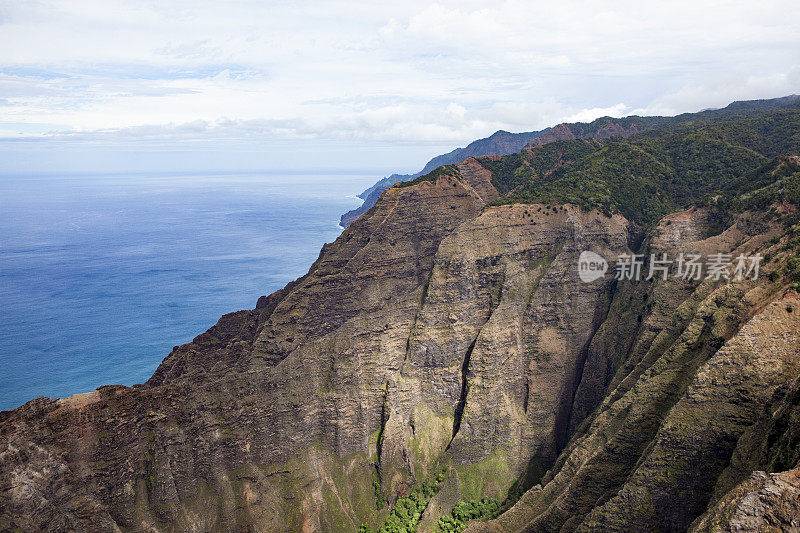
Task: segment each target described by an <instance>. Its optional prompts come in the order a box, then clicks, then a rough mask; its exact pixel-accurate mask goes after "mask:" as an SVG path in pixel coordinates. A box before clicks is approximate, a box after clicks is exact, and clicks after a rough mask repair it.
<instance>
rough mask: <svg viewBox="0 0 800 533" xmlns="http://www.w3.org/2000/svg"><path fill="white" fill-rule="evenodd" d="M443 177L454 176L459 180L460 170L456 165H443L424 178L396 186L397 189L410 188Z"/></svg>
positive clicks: (402, 182) (403, 182)
mask: <svg viewBox="0 0 800 533" xmlns="http://www.w3.org/2000/svg"><path fill="white" fill-rule="evenodd" d="M441 176H452V177H454V178H457V177H458V169H456V166H455V165H442V166H441V167H436V168H435V169H433V170H431V171H430V172H428V173H427V174H425V175H424V176H420V177H418V178H417V179H415V180H411V181H401V182H400V183H397V184H395V187H410V186H411V185H416V184H418V183H422V182H423V181H436V180H437V179H439V178H440V177H441Z"/></svg>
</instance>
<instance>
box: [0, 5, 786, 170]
mask: <svg viewBox="0 0 800 533" xmlns="http://www.w3.org/2000/svg"><path fill="white" fill-rule="evenodd" d="M798 20H800V3H798V2H797V1H796V0H791V1H773V2H767V3H763V2H752V1H747V2H722V1H704V0H693V1H688V2H683V1H672V0H671V1H669V2H653V3H648V2H641V1H636V2H599V1H585V2H580V1H579V2H557V1H552V0H549V1H546V2H533V1H529V2H519V1H508V2H502V1H494V2H471V1H469V0H461V1H459V2H439V3H428V2H416V1H414V0H406V1H403V2H391V3H386V4H385V5H381V4H380V3H376V2H364V3H358V2H354V1H344V2H338V1H325V0H315V1H313V2H302V1H290V2H269V1H258V2H256V1H253V2H251V1H245V0H240V1H229V2H223V1H219V0H217V1H213V2H211V1H209V2H206V1H205V0H191V1H188V0H187V1H183V0H137V1H130V2H124V1H119V0H70V1H50V0H0V160H3V161H4V162H5V163H4V165H5V170H6V171H15V172H17V171H20V172H22V171H39V170H53V171H59V170H71V169H75V170H113V169H118V170H124V169H143V170H148V169H150V170H152V169H165V170H170V169H176V170H177V169H186V170H192V169H196V168H209V169H275V170H298V171H300V170H351V169H352V170H367V171H375V172H378V173H388V172H392V171H416V170H418V169H419V168H421V166H422V165H423V164H424V163H425V161H426V160H427V159H428V158H430V157H431V156H433V155H436V154H438V153H442V152H444V151H448V150H450V149H452V148H454V147H456V146H463V145H465V144H466V143H468V142H469V141H471V140H473V139H476V138H479V137H485V136H487V135H489V134H491V133H492V132H494V131H496V130H498V129H505V130H509V131H530V130H536V129H541V128H544V127H546V126H549V125H553V124H556V123H558V122H564V121H576V120H584V121H587V120H591V119H593V118H596V117H599V116H602V115H612V116H622V115H628V114H634V113H636V114H674V113H679V112H684V111H696V110H700V109H703V108H708V107H720V106H724V105H726V104H727V103H729V102H730V101H732V100H737V99H751V98H768V97H776V96H783V95H786V94H791V93H800V30H798V22H797V21H798ZM2 170H3V169H0V171H2Z"/></svg>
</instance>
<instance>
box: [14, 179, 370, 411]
mask: <svg viewBox="0 0 800 533" xmlns="http://www.w3.org/2000/svg"><path fill="white" fill-rule="evenodd" d="M374 181H375V176H374V174H372V175H299V174H298V175H286V174H283V175H281V174H269V173H261V174H257V173H249V174H233V173H230V174H224V173H220V174H197V175H188V174H180V175H175V174H171V175H170V174H155V173H154V174H139V175H66V176H65V175H62V176H0V410H3V409H10V408H13V407H17V406H18V405H21V404H23V403H25V402H27V401H29V400H31V399H33V398H35V397H37V396H49V397H53V398H56V397H65V396H68V395H71V394H75V393H78V392H86V391H90V390H94V389H95V388H97V387H99V386H100V385H105V384H124V385H132V384H134V383H142V382H144V381H146V380H147V379H148V378H149V377H150V375H151V374H152V373H153V371H154V370H155V369H156V367H157V366H158V364H159V363H160V362H161V360H162V359H163V358H164V357H165V356H166V355H167V354H168V353H169V351H170V350H171V349H172V347H173V346H175V345H179V344H183V343H185V342H189V341H191V340H192V338H194V337H195V336H196V335H198V334H200V333H202V332H203V331H205V330H206V329H208V328H209V327H210V326H212V325H213V324H214V323H215V322H216V321H217V319H218V318H219V317H220V316H221V315H223V314H224V313H228V312H231V311H235V310H239V309H252V308H253V307H255V304H256V300H257V299H258V297H259V296H260V295H262V294H269V293H271V292H273V291H275V290H277V289H279V288H281V287H283V286H284V285H285V284H286V283H287V282H289V281H291V280H292V279H295V278H297V277H298V276H301V275H303V274H304V273H306V272H307V271H308V268H309V266H311V263H312V262H313V261H314V260H315V259H316V258H317V256H318V255H319V250H320V247H321V246H322V244H323V243H325V242H331V241H333V240H334V239H336V237H337V236H338V235H339V234H340V233H341V228H339V227H338V224H337V222H338V220H339V216H340V215H341V214H342V213H344V212H345V211H348V210H350V209H353V208H355V207H357V206H358V205H359V204H360V200H357V199H356V198H354V197H353V196H352V195H354V194H355V193H358V192H360V191H362V190H364V189H365V188H366V187H368V186H369V185H371V184H372V183H373V182H374Z"/></svg>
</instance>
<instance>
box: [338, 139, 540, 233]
mask: <svg viewBox="0 0 800 533" xmlns="http://www.w3.org/2000/svg"><path fill="white" fill-rule="evenodd" d="M539 134H540V132H538V131H529V132H522V133H509V132H507V131H503V130H499V131H496V132H494V133H493V134H492V135H490V136H489V137H486V138H484V139H478V140H476V141H472V142H471V143H469V144H468V145H467V146H465V147H464V148H456V149H455V150H452V151H450V152H447V153H446V154H442V155H437V156H436V157H434V158H433V159H431V160H430V161H428V162H427V163H426V164H425V166H424V167H423V168H422V170H420V171H419V172H417V173H416V174H392V175H391V176H387V177H385V178H383V179H381V180H379V181H378V182H377V183H375V184H374V185H373V186H372V187H370V188H368V189H366V190H365V191H363V192H362V193H361V194H359V195H358V197H359V198H361V199H362V200H364V203H363V204H361V205H360V206H358V207H357V208H356V209H352V210H350V211H348V212H347V213H345V214H343V215H342V217H341V220H340V224H341V226H342V227H343V228H346V227H347V226H349V225H350V224H352V223H353V221H354V220H356V219H357V218H358V217H360V216H361V215H363V214H364V213H366V212H367V210H368V209H369V208H370V207H372V206H373V205H375V203H376V202H377V201H378V198H380V196H381V194H383V191H385V190H386V189H388V188H390V187H391V186H392V185H394V184H395V183H400V182H403V181H410V180H413V179H415V178H418V177H420V176H423V175H425V174H427V173H429V172H431V171H432V170H434V169H435V168H437V167H440V166H442V165H454V164H456V163H460V162H462V161H464V160H465V159H469V158H470V157H477V156H481V155H506V154H513V153H516V152H519V151H520V150H521V149H522V147H523V146H525V145H526V144H527V143H528V142H529V141H531V140H532V139H535V138H536V137H537V136H538V135H539Z"/></svg>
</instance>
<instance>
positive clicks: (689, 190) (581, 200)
mask: <svg viewBox="0 0 800 533" xmlns="http://www.w3.org/2000/svg"><path fill="white" fill-rule="evenodd" d="M799 152H800V111H797V110H784V111H776V112H771V113H765V114H763V115H756V116H752V117H749V118H743V119H738V120H732V121H721V122H710V123H708V122H702V123H700V124H695V123H693V122H686V121H684V122H679V123H676V124H672V125H669V126H667V127H661V128H659V129H654V130H650V131H648V132H646V133H644V134H640V135H636V136H633V137H630V138H628V139H617V140H610V141H597V140H591V141H586V140H574V141H559V142H554V143H549V144H546V145H543V146H539V147H536V148H533V149H529V150H523V151H522V152H521V153H519V154H514V155H511V156H504V157H501V158H486V157H485V158H480V159H479V161H480V162H481V164H482V165H484V166H485V167H486V168H488V169H489V170H491V171H492V174H493V176H492V183H493V184H494V185H495V187H496V188H497V189H498V191H500V192H501V193H502V194H503V195H504V196H502V197H501V198H499V199H498V200H496V201H495V202H493V203H494V204H507V203H545V204H564V203H571V204H575V205H579V206H581V207H583V208H585V209H598V210H600V211H602V212H604V213H606V214H608V215H610V214H612V213H621V214H623V215H624V216H625V217H626V218H628V219H629V220H633V221H635V222H637V223H639V224H642V225H649V224H652V223H654V222H656V221H657V220H659V219H661V218H662V217H663V216H664V215H666V214H667V213H670V212H674V211H676V210H680V209H683V208H686V207H689V206H691V205H696V204H705V205H709V204H710V202H711V199H712V198H714V197H716V196H718V195H719V194H721V193H723V195H724V197H725V198H724V199H723V202H722V203H720V204H719V210H720V211H722V210H730V209H745V208H747V206H748V205H750V204H753V205H755V204H758V205H763V204H764V203H765V202H768V201H769V200H770V199H771V198H773V197H774V196H775V194H785V196H786V198H787V199H788V198H793V199H794V200H795V201H796V200H797V198H800V190H799V189H798V184H800V178H797V177H791V178H790V177H788V176H783V177H778V176H774V175H771V174H767V173H764V171H763V168H764V167H765V165H767V166H768V165H769V163H770V160H774V158H776V157H778V156H780V155H781V154H787V153H799ZM784 161H785V158H784ZM772 168H774V165H773V167H772ZM787 168H788V165H787ZM760 169H762V170H761V174H760V179H753V176H754V175H755V174H758V173H759V171H760ZM787 172H790V173H791V169H789V170H787ZM780 179H785V183H783V182H782V183H783V184H782V185H775V183H776V181H778V180H780ZM770 185H772V186H773V189H774V190H765V191H764V192H763V193H760V194H753V193H755V192H756V191H757V190H758V189H760V188H763V187H766V186H770ZM747 194H750V195H751V197H750V198H751V199H750V200H749V202H750V203H749V204H748V202H742V203H736V202H734V203H731V204H728V203H725V202H727V201H733V200H734V199H735V198H738V197H740V196H743V195H747Z"/></svg>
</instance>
